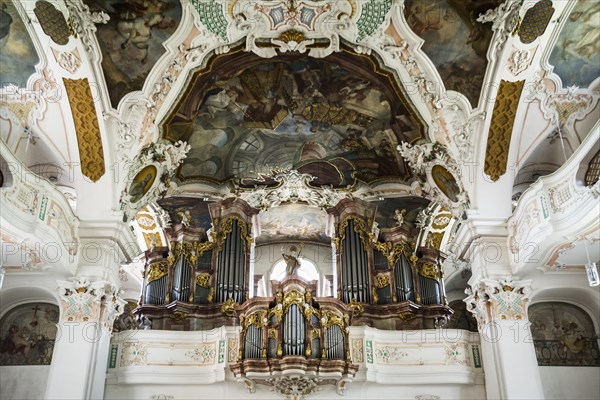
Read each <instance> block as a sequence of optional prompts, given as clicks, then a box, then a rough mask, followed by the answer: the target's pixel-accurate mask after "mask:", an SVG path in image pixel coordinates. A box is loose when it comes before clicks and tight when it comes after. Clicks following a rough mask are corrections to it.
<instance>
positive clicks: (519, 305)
mask: <svg viewBox="0 0 600 400" xmlns="http://www.w3.org/2000/svg"><path fill="white" fill-rule="evenodd" d="M465 293H466V294H467V298H466V299H465V300H464V302H465V303H467V310H469V311H470V312H471V313H473V315H474V316H475V318H476V319H477V325H478V326H479V330H480V331H481V329H482V327H483V326H484V325H486V324H490V323H493V322H496V321H527V304H528V302H529V295H530V293H531V280H524V281H515V280H513V278H512V277H510V276H507V277H504V278H500V279H498V280H495V279H482V280H480V281H479V282H477V283H476V284H474V285H472V287H468V288H467V289H465Z"/></svg>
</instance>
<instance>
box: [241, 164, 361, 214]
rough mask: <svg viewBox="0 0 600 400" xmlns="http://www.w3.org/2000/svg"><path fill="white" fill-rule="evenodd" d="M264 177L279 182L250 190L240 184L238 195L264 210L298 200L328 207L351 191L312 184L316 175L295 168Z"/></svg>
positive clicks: (348, 194)
mask: <svg viewBox="0 0 600 400" xmlns="http://www.w3.org/2000/svg"><path fill="white" fill-rule="evenodd" d="M263 178H272V179H273V180H274V181H276V182H278V183H279V184H278V185H277V186H276V187H272V188H270V187H267V186H266V185H265V186H262V187H261V186H257V187H255V188H251V189H248V190H245V189H244V188H241V187H239V186H238V187H237V188H236V191H237V195H238V197H239V198H241V199H242V200H245V201H246V202H247V203H248V204H250V205H251V206H252V207H254V208H259V209H263V210H267V209H269V208H270V207H277V206H279V205H281V204H282V203H298V202H301V203H306V204H308V205H310V206H313V207H320V208H323V209H326V208H330V207H333V206H335V205H336V204H337V203H338V202H339V201H340V200H341V199H343V198H347V197H350V193H349V192H347V191H344V190H335V189H332V188H327V187H323V188H316V187H313V186H310V182H312V181H313V180H314V179H315V177H314V176H312V175H310V174H302V173H300V172H298V171H295V170H285V171H272V173H271V176H268V175H265V176H263Z"/></svg>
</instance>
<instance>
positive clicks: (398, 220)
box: [394, 209, 406, 226]
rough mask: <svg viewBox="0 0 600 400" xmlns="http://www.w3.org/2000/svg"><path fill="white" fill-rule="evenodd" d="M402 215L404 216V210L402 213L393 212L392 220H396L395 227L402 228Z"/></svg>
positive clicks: (398, 211)
mask: <svg viewBox="0 0 600 400" xmlns="http://www.w3.org/2000/svg"><path fill="white" fill-rule="evenodd" d="M404 214H406V209H402V211H400V210H396V211H394V219H395V220H396V225H398V226H402V224H403V223H404Z"/></svg>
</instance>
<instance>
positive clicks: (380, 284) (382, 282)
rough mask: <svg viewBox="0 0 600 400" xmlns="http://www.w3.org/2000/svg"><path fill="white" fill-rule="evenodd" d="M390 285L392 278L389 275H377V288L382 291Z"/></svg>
mask: <svg viewBox="0 0 600 400" xmlns="http://www.w3.org/2000/svg"><path fill="white" fill-rule="evenodd" d="M389 285H390V276H389V275H388V274H377V275H376V276H375V288H377V289H382V288H384V287H386V286H389Z"/></svg>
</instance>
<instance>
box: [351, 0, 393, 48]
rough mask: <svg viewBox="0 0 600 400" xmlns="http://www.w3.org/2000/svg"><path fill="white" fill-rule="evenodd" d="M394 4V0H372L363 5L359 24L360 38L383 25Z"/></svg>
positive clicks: (369, 34)
mask: <svg viewBox="0 0 600 400" xmlns="http://www.w3.org/2000/svg"><path fill="white" fill-rule="evenodd" d="M391 6H392V0H370V1H369V2H368V3H366V4H364V5H363V6H362V12H361V13H360V18H359V19H358V21H357V22H356V24H357V25H358V40H363V39H365V38H366V37H368V36H371V35H372V34H373V32H375V30H376V29H377V28H379V27H380V26H381V24H382V23H383V21H385V17H386V16H387V13H388V11H390V8H391Z"/></svg>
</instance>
